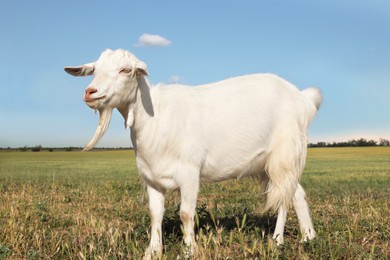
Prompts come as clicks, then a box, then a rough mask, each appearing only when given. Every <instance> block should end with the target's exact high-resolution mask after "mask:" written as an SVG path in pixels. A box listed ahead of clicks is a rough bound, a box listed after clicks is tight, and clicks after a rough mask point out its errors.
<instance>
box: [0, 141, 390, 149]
mask: <svg viewBox="0 0 390 260" xmlns="http://www.w3.org/2000/svg"><path fill="white" fill-rule="evenodd" d="M364 146H390V141H389V140H387V139H384V138H380V139H379V141H375V140H367V139H365V138H360V139H352V140H349V141H347V142H318V143H309V144H308V147H364ZM82 149H83V148H82V147H73V146H70V147H55V148H50V147H46V148H45V147H42V145H36V146H33V147H28V146H27V145H26V146H23V147H19V148H11V147H7V148H2V147H0V150H19V151H22V152H27V151H32V152H40V151H49V152H54V151H67V152H71V151H81V150H82ZM94 149H95V150H130V149H133V148H132V147H117V148H112V147H111V148H109V147H108V148H106V147H103V148H94Z"/></svg>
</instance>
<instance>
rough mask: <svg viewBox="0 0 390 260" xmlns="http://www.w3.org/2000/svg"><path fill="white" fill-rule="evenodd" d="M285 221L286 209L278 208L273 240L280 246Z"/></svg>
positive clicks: (282, 239) (282, 240)
mask: <svg viewBox="0 0 390 260" xmlns="http://www.w3.org/2000/svg"><path fill="white" fill-rule="evenodd" d="M286 220H287V209H285V208H283V206H280V207H279V209H278V218H277V220H276V227H275V231H274V235H273V237H272V238H273V239H274V240H275V241H276V244H277V245H282V244H283V243H284V237H283V233H284V226H285V225H286Z"/></svg>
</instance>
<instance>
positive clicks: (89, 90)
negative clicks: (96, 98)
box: [84, 88, 97, 99]
mask: <svg viewBox="0 0 390 260" xmlns="http://www.w3.org/2000/svg"><path fill="white" fill-rule="evenodd" d="M96 92H97V89H96V88H87V89H86V90H85V96H84V98H85V99H88V98H89V96H90V95H92V94H93V93H96Z"/></svg>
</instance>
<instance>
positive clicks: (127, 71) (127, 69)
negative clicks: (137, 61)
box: [119, 68, 131, 74]
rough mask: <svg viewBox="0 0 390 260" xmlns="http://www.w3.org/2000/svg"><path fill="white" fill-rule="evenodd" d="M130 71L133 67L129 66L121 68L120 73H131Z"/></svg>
mask: <svg viewBox="0 0 390 260" xmlns="http://www.w3.org/2000/svg"><path fill="white" fill-rule="evenodd" d="M130 71H131V69H129V68H123V69H121V70H120V71H119V73H125V74H128V73H130Z"/></svg>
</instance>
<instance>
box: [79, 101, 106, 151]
mask: <svg viewBox="0 0 390 260" xmlns="http://www.w3.org/2000/svg"><path fill="white" fill-rule="evenodd" d="M112 110H113V109H112V108H110V107H105V108H102V109H99V124H98V127H97V128H96V132H95V135H94V136H93V137H92V139H91V141H89V143H88V144H87V145H86V146H85V147H84V151H89V150H91V149H92V148H94V147H95V145H96V144H97V143H98V142H99V140H100V139H101V138H102V136H103V135H104V133H105V132H106V130H107V129H108V126H109V125H110V121H111V116H112Z"/></svg>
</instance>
